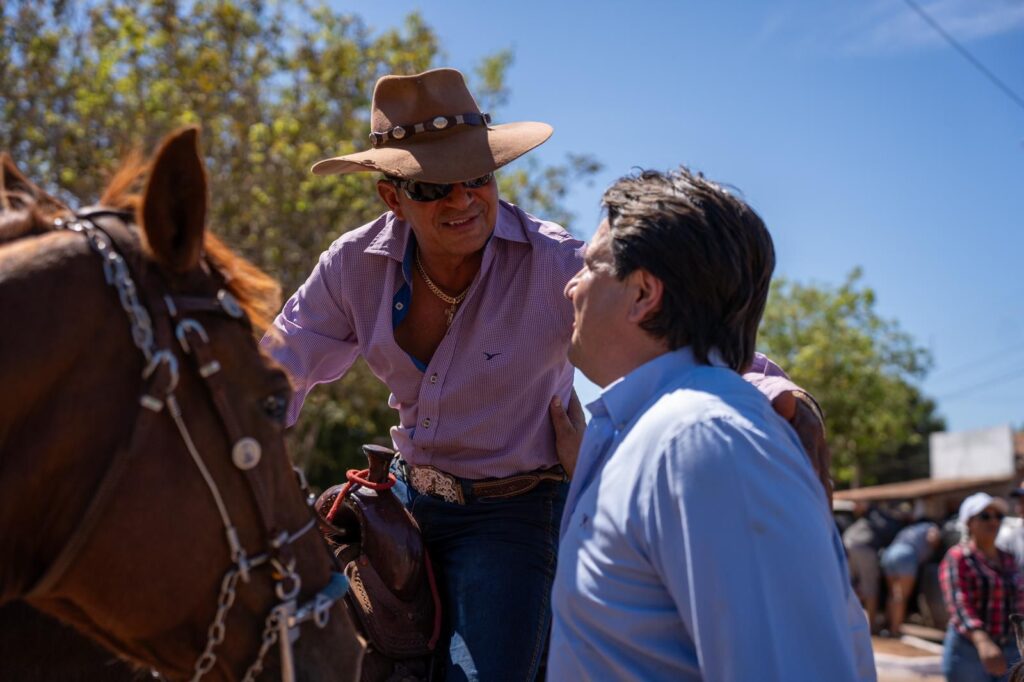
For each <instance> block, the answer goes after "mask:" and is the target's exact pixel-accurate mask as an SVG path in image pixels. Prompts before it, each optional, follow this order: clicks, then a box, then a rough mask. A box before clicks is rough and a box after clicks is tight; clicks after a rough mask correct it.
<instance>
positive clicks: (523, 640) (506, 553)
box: [393, 471, 569, 682]
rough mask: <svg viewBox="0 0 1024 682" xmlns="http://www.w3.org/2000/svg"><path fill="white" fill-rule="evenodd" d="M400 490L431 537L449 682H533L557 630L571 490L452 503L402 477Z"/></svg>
mask: <svg viewBox="0 0 1024 682" xmlns="http://www.w3.org/2000/svg"><path fill="white" fill-rule="evenodd" d="M394 473H396V475H398V477H399V482H398V484H397V485H396V486H395V487H394V488H393V491H394V492H395V494H396V495H398V498H399V499H400V500H402V502H403V503H405V505H406V507H407V508H408V509H409V511H410V512H411V513H412V515H413V517H414V518H415V519H416V522H417V523H418V524H419V526H420V530H421V532H422V533H423V540H424V543H425V544H426V547H427V551H428V553H429V554H430V559H431V561H432V562H433V565H434V570H435V573H436V574H437V583H438V589H439V591H440V592H441V603H442V609H443V617H444V621H443V622H444V629H443V632H442V637H441V641H440V642H438V648H437V656H439V657H440V658H441V661H440V667H441V668H443V673H444V676H443V679H444V680H449V681H458V682H461V681H463V680H466V681H468V682H476V681H478V680H479V681H482V682H498V681H502V682H503V681H505V680H508V681H509V682H532V680H534V679H535V678H536V676H537V670H538V668H539V666H540V663H541V660H542V658H543V656H544V652H545V646H546V644H547V640H548V631H549V630H550V628H551V583H552V581H553V580H554V577H555V555H556V552H557V550H558V528H559V524H560V522H561V518H562V509H563V507H564V506H565V496H566V493H567V492H568V489H569V485H568V483H559V482H556V481H542V482H541V483H540V484H539V485H538V486H537V487H536V488H534V489H533V490H531V491H530V492H528V493H525V494H523V495H519V496H516V497H509V498H505V499H495V500H469V501H468V502H467V504H465V505H459V504H452V503H450V502H445V501H444V500H441V499H438V498H435V497H432V496H430V495H421V494H419V493H417V492H416V491H415V490H413V489H412V488H411V487H409V486H407V485H405V483H404V481H402V479H401V474H400V473H399V472H398V471H394Z"/></svg>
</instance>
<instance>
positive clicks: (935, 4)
mask: <svg viewBox="0 0 1024 682" xmlns="http://www.w3.org/2000/svg"><path fill="white" fill-rule="evenodd" d="M918 2H919V3H920V4H921V5H922V6H924V7H925V8H926V9H927V11H928V12H929V13H931V15H932V16H934V17H935V18H936V19H937V20H938V21H939V22H940V23H941V24H942V25H943V26H944V27H945V28H946V30H947V31H949V32H950V33H951V34H952V35H953V36H955V37H956V38H957V39H958V40H959V41H960V42H961V43H963V44H964V45H966V46H967V48H968V49H969V50H970V51H971V53H972V54H974V55H975V56H976V57H977V58H978V59H979V60H981V61H982V62H983V63H984V64H985V65H986V66H987V67H988V68H990V69H991V70H992V71H993V72H994V73H996V74H997V75H998V76H999V77H1000V78H1001V79H1002V80H1003V81H1004V82H1006V83H1007V84H1008V85H1009V86H1010V87H1011V88H1013V89H1014V90H1015V91H1016V92H1017V93H1018V94H1021V95H1024V2H1022V1H1021V0H918ZM335 6H336V7H337V8H338V9H342V10H344V11H351V12H354V13H356V14H358V15H360V16H362V17H363V18H364V20H365V21H366V22H367V23H368V25H369V26H371V27H373V28H376V29H385V28H391V27H394V26H396V25H399V24H400V23H401V21H402V19H403V17H404V16H405V15H406V14H408V13H409V12H410V11H413V10H419V11H420V12H421V13H422V15H423V16H424V18H425V19H426V21H427V23H428V24H430V25H431V26H432V27H433V28H434V29H435V30H436V31H437V33H438V34H439V35H440V37H441V44H442V45H443V47H444V49H445V51H446V57H447V65H450V66H454V67H456V68H459V69H461V70H463V71H465V72H467V73H468V72H471V71H472V69H473V67H474V66H475V65H476V64H477V63H478V62H479V60H480V58H481V57H483V56H484V55H487V54H491V53H493V52H495V51H497V50H501V49H506V48H511V49H512V50H513V51H514V54H515V61H514V63H513V65H512V67H511V70H510V72H509V86H510V89H511V99H510V101H509V103H508V104H507V105H506V106H505V107H503V108H502V109H501V110H500V111H499V112H498V114H499V116H498V121H497V122H502V121H513V120H540V121H546V122H548V123H551V124H552V125H553V126H554V128H555V135H554V137H553V138H552V139H551V141H549V142H548V143H547V144H545V145H544V146H543V147H541V148H540V149H538V150H537V151H536V152H534V154H536V155H537V156H539V157H540V160H542V161H545V162H549V163H557V162H560V161H562V160H563V159H564V156H565V154H566V153H568V152H587V153H590V154H593V155H594V156H596V157H597V158H598V159H599V160H600V161H601V162H602V163H603V164H604V167H605V170H604V171H603V172H602V173H601V174H599V175H598V176H597V177H596V178H595V180H594V182H593V184H592V185H591V186H586V185H581V186H580V187H578V188H576V189H575V190H574V192H573V194H572V196H571V197H570V199H569V202H568V205H569V207H570V209H571V210H572V211H573V212H574V213H575V214H576V216H577V220H576V223H575V225H574V227H575V229H576V231H577V233H578V234H581V235H583V236H589V235H590V234H591V233H592V231H593V228H594V227H595V226H596V224H597V221H598V219H599V209H598V202H599V199H600V193H601V190H602V189H603V188H604V187H605V186H606V185H608V184H609V183H610V182H612V181H613V180H614V179H615V178H617V177H618V176H620V175H623V174H625V173H627V172H629V171H630V169H631V168H633V167H637V166H640V167H647V168H657V169H668V168H672V167H674V166H676V165H678V164H680V163H686V164H688V165H690V166H692V167H694V168H696V169H699V170H702V171H704V172H705V174H706V175H708V176H709V177H711V178H713V179H716V180H719V181H724V182H728V183H731V184H733V185H735V186H736V187H738V188H740V189H741V190H742V191H743V193H744V195H745V197H746V199H747V200H748V201H749V202H750V204H751V205H752V206H753V207H754V208H755V209H756V210H757V211H758V213H760V215H761V216H762V217H763V218H764V219H765V222H766V223H767V224H768V226H769V228H770V229H771V231H772V234H773V237H774V239H775V243H776V248H777V251H778V257H779V262H778V268H777V271H776V274H777V275H780V276H784V277H787V278H790V279H794V280H797V281H800V282H805V283H818V284H827V285H837V284H839V283H840V282H841V281H842V280H843V279H844V277H845V275H846V274H847V273H848V272H849V271H850V270H851V269H853V268H854V267H857V266H861V267H862V268H863V269H864V279H863V281H864V282H865V283H866V284H867V285H868V286H870V287H872V288H874V289H875V291H876V294H877V296H878V310H879V311H880V313H881V314H882V315H884V316H886V317H888V318H893V319H896V320H898V322H899V324H900V325H901V327H902V328H903V329H904V330H905V331H907V332H909V333H910V334H912V335H913V336H914V338H915V339H916V340H917V341H918V343H920V344H921V345H923V346H924V347H926V348H928V349H929V350H930V351H931V352H932V353H933V355H934V358H935V368H934V370H933V372H932V374H931V376H930V377H929V378H928V379H927V380H926V381H925V382H924V384H923V386H922V387H923V389H924V390H925V391H926V392H927V393H928V394H929V395H931V396H932V397H935V398H937V399H938V403H939V410H940V412H941V413H942V414H943V415H944V416H945V417H946V418H947V419H948V422H949V426H950V428H951V429H953V430H962V429H971V428H981V427H986V426H993V425H998V424H1005V423H1012V424H1014V425H1015V426H1021V425H1024V296H1022V294H1024V282H1022V277H1024V272H1022V270H1024V268H1022V267H1021V259H1022V255H1024V229H1022V228H1024V109H1022V108H1021V107H1020V106H1018V105H1016V104H1015V103H1014V102H1012V101H1011V100H1010V99H1009V98H1008V97H1007V96H1006V95H1005V94H1004V93H1002V92H1000V91H999V90H998V89H997V88H996V87H995V86H994V85H993V84H992V83H991V82H989V81H988V80H986V78H985V77H984V76H983V75H982V74H981V73H979V72H978V71H977V70H975V69H974V68H973V67H972V66H971V65H970V64H969V63H968V62H967V61H966V60H965V59H964V58H963V57H962V56H960V55H959V54H957V53H956V51H955V50H953V48H951V47H950V46H949V45H948V44H947V43H945V42H943V40H942V39H941V38H940V37H939V36H938V35H937V34H936V33H935V31H934V30H933V29H931V28H930V27H929V26H928V25H927V24H926V23H925V22H924V21H923V20H922V19H921V18H920V17H919V16H918V15H916V14H914V13H913V11H912V10H911V9H910V8H909V7H908V6H907V4H905V3H904V2H902V1H901V0H845V1H841V2H840V1H834V2H811V1H810V0H807V1H804V0H794V1H786V0H779V1H776V2H771V3H759V2H750V1H746V2H716V3H709V2H704V3H697V2H681V1H678V0H677V1H676V2H668V1H661V2H631V3H625V2H614V3H613V2H607V3H600V2H594V1H593V0H592V1H591V2H583V1H577V0H571V1H566V2H543V3H542V2H535V1H533V0H522V1H520V2H509V3H487V2H479V3H466V2H458V3H455V2H444V3H442V2H437V1H435V2H416V1H413V0H391V1H390V2H386V3H381V2H368V1H366V0H359V1H357V2H346V3H335ZM581 394H582V395H583V396H584V397H591V396H593V395H595V391H594V389H593V387H590V386H581Z"/></svg>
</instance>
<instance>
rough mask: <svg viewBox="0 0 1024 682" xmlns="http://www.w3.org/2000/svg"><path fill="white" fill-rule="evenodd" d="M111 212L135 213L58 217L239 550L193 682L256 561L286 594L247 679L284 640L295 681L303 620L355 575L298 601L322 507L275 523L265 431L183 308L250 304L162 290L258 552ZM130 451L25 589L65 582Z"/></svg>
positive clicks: (121, 453) (39, 591) (210, 658)
mask: <svg viewBox="0 0 1024 682" xmlns="http://www.w3.org/2000/svg"><path fill="white" fill-rule="evenodd" d="M103 217H112V218H116V219H118V220H120V221H121V222H123V223H124V224H128V223H129V222H131V221H132V220H133V215H132V214H131V213H127V212H123V211H114V210H110V209H105V208H91V209H84V210H82V211H79V212H78V213H76V214H75V216H74V217H73V218H72V219H70V220H64V219H60V218H58V219H57V220H55V221H54V226H55V227H56V228H57V229H66V230H71V231H72V232H78V233H81V234H83V235H84V236H85V237H86V239H87V240H88V242H89V246H90V247H91V248H92V250H93V251H94V252H95V253H96V254H97V255H98V256H100V258H101V259H102V260H103V272H104V275H105V276H106V280H107V284H109V285H110V286H112V287H113V288H114V289H115V290H116V291H117V294H118V298H119V299H120V302H121V307H122V309H123V310H124V312H125V314H126V316H127V317H128V320H129V322H130V324H131V334H132V340H133V342H134V344H135V346H136V347H137V348H138V349H139V350H140V351H141V352H142V355H143V356H144V358H145V368H144V369H143V372H142V379H143V382H144V386H145V390H144V391H143V395H142V396H141V397H140V398H139V403H140V405H141V406H142V407H143V408H145V409H147V410H151V411H152V412H154V413H159V412H161V411H162V410H163V409H164V407H166V408H167V412H168V414H169V415H170V416H171V419H172V420H173V421H174V424H175V426H176V427H177V430H178V433H179V434H180V436H181V439H182V441H183V443H184V445H185V447H186V449H187V450H188V452H189V455H190V456H191V458H192V461H193V462H194V463H195V465H196V467H197V469H198V470H199V472H200V474H201V475H202V477H203V481H204V482H205V483H206V486H207V488H208V489H209V491H210V494H211V496H212V497H213V500H214V502H215V503H216V506H217V511H218V513H219V514H220V517H221V522H222V524H223V526H224V533H225V538H226V541H227V544H228V548H229V550H230V553H231V562H232V565H231V568H230V569H228V571H227V572H226V573H225V574H224V577H223V578H222V580H221V586H220V593H219V595H218V598H217V612H216V615H215V616H214V619H213V622H211V623H210V625H209V627H208V628H207V641H206V646H205V647H204V649H203V652H202V653H201V654H200V656H199V658H198V659H197V660H196V662H195V665H194V667H193V675H192V678H191V680H192V682H196V681H198V680H199V679H200V678H202V676H203V675H205V674H206V673H207V672H209V671H210V670H211V669H212V668H213V666H214V665H215V664H216V661H217V654H216V652H215V649H216V647H217V646H218V645H220V644H221V643H222V642H223V641H224V636H225V634H226V626H225V620H226V618H227V614H228V611H229V610H230V609H231V606H232V604H233V603H234V601H235V597H236V588H237V583H238V580H239V578H241V580H242V581H243V582H245V583H248V582H249V581H250V579H251V574H252V570H253V569H255V568H258V567H260V566H268V567H270V568H272V569H273V573H272V577H273V579H274V581H275V585H274V594H275V595H276V597H277V599H278V603H277V604H276V605H275V606H273V607H272V608H271V609H270V612H269V613H268V614H267V616H266V618H265V621H264V628H263V633H262V639H261V642H260V648H259V651H258V652H257V654H256V657H255V660H254V661H253V663H252V664H251V665H250V666H249V667H248V669H247V670H246V673H245V677H244V678H243V681H244V682H252V681H253V680H255V678H256V677H257V676H258V675H259V674H260V673H261V672H262V670H263V660H264V658H265V656H266V654H267V652H268V651H269V650H270V648H271V647H272V646H273V645H274V644H275V643H278V644H279V645H280V653H281V677H282V679H283V680H285V682H293V681H294V679H295V669H294V655H293V652H292V643H293V642H294V640H295V639H296V638H297V637H298V635H299V626H300V625H301V624H303V623H305V622H307V621H312V622H313V623H315V624H316V626H317V627H319V628H323V627H325V626H326V625H327V623H328V620H329V618H330V609H331V607H332V606H333V605H334V603H335V602H336V601H338V600H339V599H341V598H342V597H343V596H344V595H345V593H346V592H347V591H348V580H347V578H346V577H345V576H344V575H343V574H342V573H340V572H338V571H336V570H335V571H333V572H332V574H331V579H330V581H329V582H328V584H327V586H326V587H324V588H323V589H322V590H320V591H319V592H318V593H317V594H316V595H315V596H314V597H313V599H311V600H310V601H308V602H306V603H305V604H302V605H299V603H298V601H297V597H298V594H299V591H300V589H301V587H302V580H301V577H300V576H299V574H298V573H297V572H296V571H295V563H296V560H295V556H294V553H293V550H292V547H291V545H292V543H294V542H295V541H296V540H298V539H299V538H300V537H302V536H303V535H305V534H306V533H308V532H309V531H310V529H312V528H313V527H314V525H315V524H316V516H315V513H311V515H310V520H309V523H307V524H305V525H304V526H303V527H302V528H300V529H299V530H297V531H295V532H294V533H289V532H288V531H285V530H277V529H275V528H274V526H273V523H272V521H271V519H270V518H269V516H268V507H269V505H268V504H266V499H267V494H266V491H265V490H264V489H263V485H262V482H261V481H260V479H259V478H257V477H256V476H255V472H254V471H253V469H254V467H256V466H257V465H258V464H259V462H260V459H261V458H262V447H261V445H260V443H259V441H258V440H256V439H255V438H252V437H250V436H246V435H244V433H243V431H242V429H241V427H240V426H239V421H238V419H237V418H236V417H235V414H234V411H233V410H232V409H231V404H230V402H229V401H228V399H227V393H226V390H225V384H224V381H223V378H222V377H221V376H220V369H221V366H220V363H219V362H218V361H217V359H216V357H214V355H213V352H212V349H211V348H210V339H209V336H208V335H207V333H206V330H205V329H204V328H203V326H202V325H201V324H200V323H199V322H198V321H196V320H195V319H194V318H191V317H183V315H186V314H189V313H192V312H199V311H201V312H214V313H222V314H225V315H227V316H228V317H230V318H233V319H236V320H238V321H240V322H242V323H246V324H247V318H246V316H245V312H244V311H243V310H242V307H241V306H240V305H239V304H238V302H237V301H236V300H235V298H234V296H232V295H231V293H230V292H228V291H227V290H226V289H220V291H218V293H217V296H216V298H212V297H193V296H172V295H170V294H167V295H165V296H164V297H163V304H164V307H165V309H166V312H167V321H168V324H174V323H175V321H176V322H177V324H176V326H175V330H174V334H173V336H174V337H176V338H177V341H178V344H179V346H180V347H181V349H182V351H183V352H184V353H185V354H186V355H188V356H189V357H191V358H193V360H194V364H195V366H196V370H197V372H198V374H199V376H200V377H201V379H202V381H203V383H204V385H205V386H206V387H207V390H208V392H209V395H210V397H211V399H212V401H213V403H214V405H215V406H216V410H217V412H218V415H219V417H220V421H221V424H222V426H223V427H224V430H225V432H226V433H227V436H228V439H229V442H230V443H233V446H232V451H231V458H232V461H233V462H234V464H235V466H236V467H237V468H238V469H239V470H240V471H241V472H242V473H243V475H244V476H245V479H246V481H247V483H248V488H249V490H250V492H251V493H252V496H253V499H254V502H255V506H256V509H257V510H258V512H259V516H260V519H261V522H262V525H263V530H264V532H265V534H266V538H267V545H268V547H269V549H268V550H267V551H265V552H263V553H260V554H256V555H249V554H248V553H247V552H246V551H245V548H244V547H243V546H242V544H241V542H240V540H239V537H238V531H237V530H236V528H235V526H234V524H233V523H232V521H231V516H230V514H229V513H228V509H227V506H226V505H225V504H224V500H223V496H222V495H221V493H220V490H219V488H218V487H217V483H216V481H214V480H213V477H212V476H211V475H210V472H209V469H208V468H207V467H206V464H205V462H204V461H203V458H202V455H200V453H199V451H198V450H197V448H196V445H195V442H194V441H193V439H192V435H191V433H190V432H189V430H188V426H187V425H186V424H185V421H184V419H183V417H182V412H181V408H180V406H179V404H178V400H177V397H176V396H175V393H174V391H175V388H176V387H177V384H178V359H177V356H176V355H175V354H174V352H173V351H172V350H171V349H170V348H169V347H167V345H165V346H164V347H162V348H158V347H157V342H156V336H157V334H155V333H154V329H153V323H152V317H151V316H150V313H149V311H148V310H147V308H146V306H145V305H144V304H143V303H142V301H140V298H139V295H140V290H139V289H138V288H137V287H136V285H135V281H134V280H133V279H132V276H131V272H130V270H129V267H128V263H127V261H126V260H125V258H124V256H122V254H121V253H120V251H119V249H118V248H117V244H116V241H115V240H114V238H113V237H112V236H111V234H110V233H109V232H108V231H107V230H106V229H104V228H103V227H101V226H100V225H99V224H98V223H97V222H96V219H98V218H103ZM162 336H165V337H170V336H171V334H170V333H169V331H168V333H166V334H163V335H162ZM165 341H167V339H165ZM129 452H130V448H128V447H124V448H120V449H119V450H118V451H117V453H115V455H114V458H113V461H112V462H111V465H110V466H109V467H108V468H107V471H106V473H105V474H104V477H103V479H102V481H101V483H100V485H99V486H98V488H97V491H96V494H95V495H94V496H93V498H92V500H91V501H90V502H89V504H88V506H87V507H86V511H85V513H84V514H83V515H82V517H81V521H80V522H79V524H78V526H77V527H76V528H75V530H74V531H73V532H72V534H71V537H70V539H69V540H68V541H67V543H65V545H64V547H63V548H62V550H61V551H60V553H59V554H58V556H57V558H56V559H55V560H54V561H53V563H52V564H51V565H50V567H49V568H48V569H47V570H46V571H45V572H44V574H43V576H42V578H41V579H40V580H39V581H38V582H37V583H36V584H35V585H34V586H33V587H32V589H31V590H30V591H29V592H28V593H27V594H26V595H25V596H42V595H45V594H46V593H47V592H48V591H49V590H50V589H51V588H53V587H54V586H55V585H56V584H57V582H58V581H59V580H60V579H61V577H62V576H63V575H64V574H65V573H66V572H67V570H68V569H69V568H70V566H71V565H72V564H73V563H74V561H75V559H76V557H77V555H78V554H79V552H80V551H81V549H82V548H83V546H84V545H85V542H86V540H87V539H88V538H89V537H90V535H91V534H92V531H93V529H94V528H95V526H96V523H97V522H98V521H99V518H100V516H101V514H102V511H103V509H104V508H105V507H106V504H107V502H108V501H109V499H110V497H111V495H112V493H113V492H114V490H115V489H116V488H117V485H118V483H119V479H120V478H121V475H122V474H123V473H124V471H125V470H126V469H127V464H128V460H129V459H130V458H129V456H128V455H129ZM296 473H297V474H298V476H299V481H300V486H301V487H302V488H303V492H304V493H305V494H306V501H307V503H308V504H309V506H310V507H311V508H312V505H313V504H314V501H315V500H314V498H313V496H312V494H310V493H309V488H308V486H306V483H305V477H304V476H303V475H302V472H301V471H300V470H298V469H296ZM325 551H326V550H325ZM328 554H329V553H328Z"/></svg>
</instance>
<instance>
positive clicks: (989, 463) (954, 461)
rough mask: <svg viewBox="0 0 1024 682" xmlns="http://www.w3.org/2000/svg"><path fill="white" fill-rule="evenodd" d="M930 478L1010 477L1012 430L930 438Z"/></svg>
mask: <svg viewBox="0 0 1024 682" xmlns="http://www.w3.org/2000/svg"><path fill="white" fill-rule="evenodd" d="M928 445H929V450H930V453H929V459H930V464H931V475H932V478H963V477H971V476H979V477H980V476H1012V475H1013V474H1014V470H1015V467H1014V460H1013V430H1012V429H1011V428H1010V426H1009V424H1007V425H1005V426H995V427H992V428H989V429H978V430H976V431H959V432H956V433H948V432H940V433H933V434H931V436H930V437H929V442H928Z"/></svg>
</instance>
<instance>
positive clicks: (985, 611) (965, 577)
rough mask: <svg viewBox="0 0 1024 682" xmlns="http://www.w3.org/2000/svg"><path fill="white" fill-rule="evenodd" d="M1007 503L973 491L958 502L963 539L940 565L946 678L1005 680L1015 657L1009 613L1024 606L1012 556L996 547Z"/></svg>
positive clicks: (955, 681) (954, 680) (964, 681)
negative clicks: (945, 618)
mask: <svg viewBox="0 0 1024 682" xmlns="http://www.w3.org/2000/svg"><path fill="white" fill-rule="evenodd" d="M1006 511H1007V505H1006V501H1005V500H1003V499H1001V498H998V497H992V496H991V495H989V494H988V493H974V494H973V495H970V496H969V497H968V498H967V499H965V500H964V501H963V503H962V504H961V505H960V513H959V515H958V518H959V521H960V524H961V525H963V526H965V527H966V529H967V535H966V539H965V540H964V541H962V542H961V543H960V544H958V545H956V546H954V547H951V548H950V550H949V551H948V552H947V553H946V556H945V558H943V560H942V563H941V564H940V565H939V579H940V581H941V583H942V596H943V598H944V599H945V602H946V608H947V610H948V611H949V628H948V630H947V631H946V638H945V642H944V644H943V653H942V671H943V673H944V674H945V675H946V679H947V680H948V681H949V682H974V681H975V680H977V681H979V682H981V681H983V680H984V681H993V680H1004V679H1005V675H1006V672H1007V670H1008V669H1009V667H1010V666H1011V665H1013V664H1014V663H1015V662H1016V661H1017V660H1018V659H1019V658H1020V654H1019V652H1018V651H1017V645H1016V643H1015V642H1014V636H1013V629H1012V628H1011V626H1010V614H1011V613H1019V612H1021V611H1022V610H1024V589H1022V588H1024V585H1022V580H1021V573H1020V572H1019V571H1018V570H1017V566H1016V563H1015V562H1014V559H1013V556H1012V555H1010V554H1008V553H1007V552H1004V551H1002V550H1000V549H999V548H998V547H996V534H997V533H998V532H999V525H1000V523H1001V522H1002V520H1003V517H1004V516H1005V515H1006Z"/></svg>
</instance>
